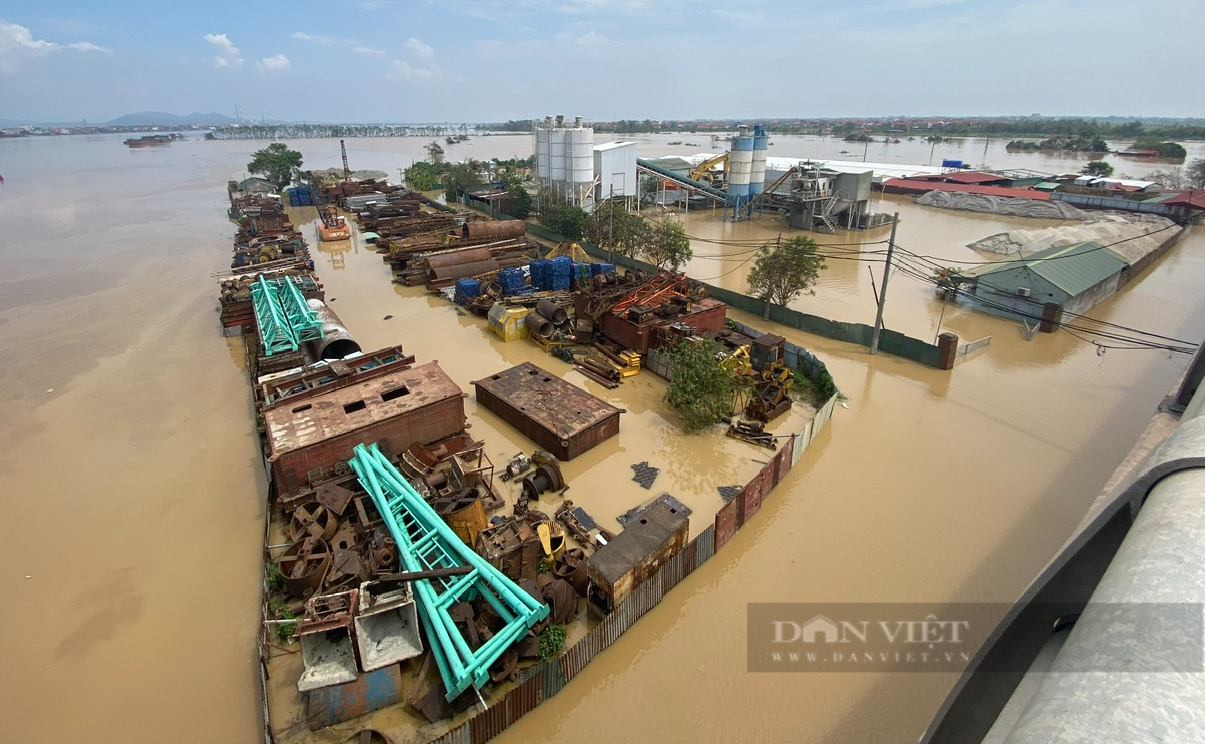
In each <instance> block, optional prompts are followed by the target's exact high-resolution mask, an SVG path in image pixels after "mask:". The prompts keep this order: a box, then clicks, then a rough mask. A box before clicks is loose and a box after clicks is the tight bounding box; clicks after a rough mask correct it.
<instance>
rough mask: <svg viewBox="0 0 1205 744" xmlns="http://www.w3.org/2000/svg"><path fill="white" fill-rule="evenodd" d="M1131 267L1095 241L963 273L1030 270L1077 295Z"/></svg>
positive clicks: (979, 275) (1061, 247) (985, 275)
mask: <svg viewBox="0 0 1205 744" xmlns="http://www.w3.org/2000/svg"><path fill="white" fill-rule="evenodd" d="M1128 265H1129V264H1127V263H1126V262H1125V261H1123V260H1122V258H1121V257H1120V256H1118V255H1117V254H1116V253H1114V252H1113V251H1111V250H1109V249H1108V248H1105V247H1103V246H1101V244H1100V243H1097V242H1096V241H1094V240H1089V241H1087V242H1085V243H1072V244H1071V245H1063V246H1058V247H1056V248H1047V249H1046V250H1043V251H1038V252H1037V253H1031V254H1029V255H1024V256H1023V257H1022V258H1020V259H1012V260H1008V261H998V262H996V263H990V264H984V265H982V266H976V267H975V268H973V269H970V270H969V271H964V272H962V275H963V276H973V277H979V278H981V279H982V278H984V277H988V276H992V275H994V274H999V273H1002V272H1005V271H1013V270H1016V269H1019V268H1021V267H1028V268H1029V270H1030V271H1032V272H1033V273H1035V274H1037V275H1038V276H1040V277H1042V278H1043V279H1045V280H1046V281H1048V282H1050V283H1051V284H1053V285H1054V286H1056V287H1058V288H1059V289H1061V290H1063V291H1064V292H1066V293H1067V294H1068V295H1071V296H1075V295H1078V294H1080V293H1081V292H1083V291H1084V290H1087V289H1090V288H1092V287H1095V286H1096V285H1097V284H1100V283H1101V282H1103V281H1104V280H1106V279H1108V278H1109V277H1111V276H1113V275H1114V274H1117V273H1120V272H1121V270H1122V269H1124V268H1126V267H1127V266H1128Z"/></svg>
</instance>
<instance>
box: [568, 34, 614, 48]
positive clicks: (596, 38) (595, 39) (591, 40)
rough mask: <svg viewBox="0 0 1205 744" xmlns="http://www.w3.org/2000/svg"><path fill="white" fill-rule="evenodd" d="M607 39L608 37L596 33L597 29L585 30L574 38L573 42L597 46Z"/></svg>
mask: <svg viewBox="0 0 1205 744" xmlns="http://www.w3.org/2000/svg"><path fill="white" fill-rule="evenodd" d="M609 41H610V39H608V38H607V37H605V36H603V35H602V34H600V33H598V32H597V31H587V32H586V33H584V34H582V35H581V36H579V37H577V38H576V39H574V40H573V43H574V44H577V45H578V46H599V45H600V44H606V43H607V42H609Z"/></svg>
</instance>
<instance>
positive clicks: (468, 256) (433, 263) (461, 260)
mask: <svg viewBox="0 0 1205 744" xmlns="http://www.w3.org/2000/svg"><path fill="white" fill-rule="evenodd" d="M489 260H490V249H489V248H466V249H465V250H461V251H453V252H451V253H440V254H438V255H435V256H428V257H427V266H428V267H430V268H431V269H439V268H443V267H444V266H456V265H457V264H466V263H477V262H479V261H489Z"/></svg>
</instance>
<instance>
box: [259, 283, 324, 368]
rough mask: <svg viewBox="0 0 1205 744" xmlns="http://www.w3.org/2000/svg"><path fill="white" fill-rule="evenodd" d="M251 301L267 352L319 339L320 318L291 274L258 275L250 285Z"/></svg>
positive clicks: (289, 349)
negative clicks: (275, 277)
mask: <svg viewBox="0 0 1205 744" xmlns="http://www.w3.org/2000/svg"><path fill="white" fill-rule="evenodd" d="M251 304H252V305H253V306H254V308H255V322H256V324H257V325H258V326H259V337H260V340H262V341H263V344H264V353H265V354H266V355H268V356H272V355H273V354H279V353H280V352H284V351H297V348H298V347H299V346H300V345H301V344H302V343H303V342H305V341H321V340H322V321H321V320H319V319H318V314H317V313H315V312H314V310H313V308H311V307H310V306H309V303H307V302H306V301H305V295H303V294H302V293H301V289H300V288H299V287H298V286H297V284H296V283H294V281H293V279H292V278H291V277H284V278H281V279H272V280H268V279H265V278H264V277H263V276H262V275H261V276H260V277H259V278H258V279H256V280H255V283H254V284H252V285H251Z"/></svg>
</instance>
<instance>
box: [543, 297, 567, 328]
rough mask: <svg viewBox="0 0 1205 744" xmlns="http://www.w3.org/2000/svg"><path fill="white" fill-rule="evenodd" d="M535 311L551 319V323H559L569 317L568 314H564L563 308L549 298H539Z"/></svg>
mask: <svg viewBox="0 0 1205 744" xmlns="http://www.w3.org/2000/svg"><path fill="white" fill-rule="evenodd" d="M536 312H537V313H539V314H540V315H543V316H544V317H545V318H547V319H549V320H551V321H552V323H553V325H561V324H562V323H564V322H565V321H566V320H568V319H569V316H568V315H566V314H565V308H563V307H558V306H557V305H555V304H553V302H552V301H551V300H540V301H539V302H538V303H536Z"/></svg>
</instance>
